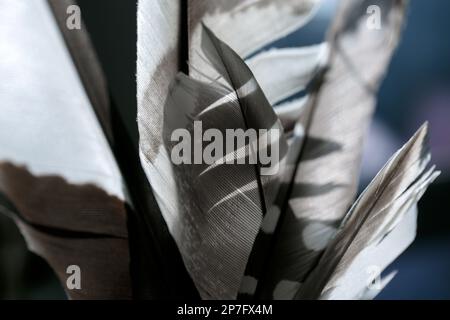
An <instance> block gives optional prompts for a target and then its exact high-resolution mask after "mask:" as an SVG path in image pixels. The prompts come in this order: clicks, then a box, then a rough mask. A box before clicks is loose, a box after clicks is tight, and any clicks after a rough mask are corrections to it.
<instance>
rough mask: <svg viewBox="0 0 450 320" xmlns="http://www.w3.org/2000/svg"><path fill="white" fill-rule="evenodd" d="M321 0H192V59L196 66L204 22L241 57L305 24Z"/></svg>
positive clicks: (190, 34)
mask: <svg viewBox="0 0 450 320" xmlns="http://www.w3.org/2000/svg"><path fill="white" fill-rule="evenodd" d="M318 4H319V0H300V1H297V0H281V1H279V0H278V1H273V0H257V1H254V0H244V1H242V0H231V1H230V0H218V1H214V2H213V1H208V0H193V1H190V3H189V8H188V10H189V11H188V15H189V43H190V45H189V46H190V54H189V59H190V60H191V62H192V63H193V64H197V57H196V55H197V53H198V52H197V51H198V48H199V47H200V43H201V34H202V28H201V23H204V24H206V25H208V26H211V28H212V31H213V32H214V33H215V34H216V35H217V36H218V37H219V38H220V39H222V41H224V42H225V43H227V44H228V45H229V46H230V47H231V48H232V49H233V50H234V51H236V52H237V54H239V55H240V56H242V57H246V56H249V55H250V54H251V53H253V52H255V51H256V50H258V49H260V48H262V47H264V46H265V45H267V44H269V43H271V42H273V41H275V40H277V39H279V38H282V37H284V36H286V35H288V34H289V33H291V32H293V31H295V30H296V29H299V28H300V27H302V26H303V25H304V24H306V23H307V22H308V21H309V20H310V19H311V17H312V16H313V15H314V13H315V11H316V10H317V9H318V7H319V5H318Z"/></svg>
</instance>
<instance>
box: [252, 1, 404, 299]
mask: <svg viewBox="0 0 450 320" xmlns="http://www.w3.org/2000/svg"><path fill="white" fill-rule="evenodd" d="M370 4H376V5H379V6H380V7H381V8H382V12H384V15H383V21H382V25H383V27H382V29H381V30H371V29H369V28H367V26H366V19H365V17H366V8H367V5H366V1H359V0H347V1H343V2H342V3H341V5H340V8H339V10H338V12H337V14H336V18H335V21H334V22H333V24H332V26H331V29H330V32H329V35H328V41H329V46H330V60H329V61H330V62H329V67H328V70H326V72H325V73H324V74H323V76H322V81H321V82H320V83H319V85H318V86H316V87H315V88H314V89H313V92H312V95H313V97H312V100H313V101H312V103H311V106H310V110H308V111H307V114H308V118H306V121H305V122H304V123H303V124H304V125H305V132H306V138H305V141H304V144H303V148H302V150H301V152H300V155H299V158H298V168H297V170H296V172H295V176H294V179H293V181H292V182H291V183H290V186H289V193H288V194H289V196H288V197H289V200H288V202H282V203H283V204H282V205H281V212H284V215H282V216H281V217H280V222H279V224H278V227H277V230H276V231H275V236H274V244H273V247H272V250H271V251H270V253H269V255H268V257H269V258H267V261H269V266H268V267H267V268H266V271H265V275H264V276H263V279H262V280H261V281H259V289H258V291H259V292H260V294H261V295H262V296H264V297H271V296H272V292H273V290H274V289H275V287H276V285H277V283H279V282H280V281H282V280H287V281H290V282H295V283H297V284H300V283H302V282H303V281H304V280H305V277H306V276H307V275H308V273H309V272H310V270H311V268H312V267H313V266H314V265H315V264H316V263H317V260H318V257H319V256H320V254H321V253H322V252H323V249H324V248H325V247H326V245H327V244H328V241H329V239H330V238H331V237H332V236H333V234H334V233H335V231H336V227H337V225H338V224H339V222H340V220H341V219H342V217H343V216H344V214H345V212H346V211H347V210H348V207H349V206H350V204H351V202H352V201H353V197H354V196H355V193H356V188H357V182H358V176H357V174H358V172H359V166H360V159H361V152H362V142H363V136H364V134H365V133H366V130H367V127H368V124H369V122H370V118H371V115H372V113H373V109H374V106H375V99H376V96H375V95H376V91H377V88H378V87H379V84H380V81H381V79H382V77H383V75H384V73H385V71H386V68H387V66H388V64H389V61H390V58H391V56H392V53H393V52H394V49H395V48H396V45H397V42H398V39H399V36H400V32H401V29H402V25H403V18H404V12H405V1H381V0H380V1H375V2H373V1H372V2H371V3H370Z"/></svg>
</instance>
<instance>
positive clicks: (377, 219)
mask: <svg viewBox="0 0 450 320" xmlns="http://www.w3.org/2000/svg"><path fill="white" fill-rule="evenodd" d="M426 135H427V126H426V125H424V126H422V128H420V129H419V131H418V132H417V133H416V134H415V135H414V136H413V137H412V138H411V140H410V141H408V143H406V144H405V146H404V147H403V148H402V149H400V150H399V151H398V152H397V153H396V154H395V155H394V156H393V157H392V158H391V159H390V160H389V161H388V163H387V164H386V165H385V167H384V168H383V169H382V170H381V171H380V172H379V173H378V175H377V176H376V177H375V178H374V180H373V181H372V182H371V183H370V184H369V186H368V187H367V188H366V190H365V191H364V192H363V193H362V194H361V196H360V197H359V198H358V200H357V201H356V202H355V204H354V205H353V206H352V208H351V209H350V210H349V212H348V213H347V215H346V217H345V219H344V221H343V222H342V225H341V227H340V229H339V231H338V233H337V234H336V236H335V237H334V239H333V240H332V241H331V243H330V245H329V246H328V247H327V249H326V251H325V252H324V254H323V256H322V257H321V259H320V262H319V263H318V265H317V267H315V268H314V270H313V272H312V273H311V275H310V276H309V277H308V278H307V280H306V281H305V283H304V284H303V285H302V286H301V287H300V290H299V291H298V292H297V295H296V298H299V299H316V298H319V297H323V296H324V297H326V298H349V297H351V296H352V294H355V295H356V294H357V293H358V292H360V291H361V290H362V289H363V288H364V286H361V282H362V283H363V284H364V277H363V276H362V275H361V273H362V272H364V271H365V270H366V269H367V268H366V267H367V266H370V265H372V264H376V265H378V267H379V268H380V270H383V269H384V268H385V267H386V266H387V265H388V264H390V262H392V261H393V260H394V259H395V258H396V257H397V256H398V255H399V254H400V253H401V252H402V251H403V250H404V249H405V248H406V247H407V246H408V245H409V244H410V243H411V242H412V240H413V239H414V236H415V221H416V214H415V213H414V211H413V213H412V214H411V213H410V214H408V212H410V209H411V208H412V207H414V205H415V204H416V203H417V201H418V200H419V199H420V197H421V196H422V195H423V193H424V192H425V190H426V188H427V187H428V185H429V184H430V183H431V182H432V181H434V179H436V177H437V176H438V175H439V172H435V169H434V167H432V168H431V169H429V170H426V168H427V165H428V163H429V161H430V154H429V151H428V146H427V144H426ZM399 224H400V225H401V224H406V225H408V226H409V227H408V228H407V229H403V228H399V227H398V226H399ZM411 226H412V227H411ZM401 231H403V232H401ZM366 277H367V275H366Z"/></svg>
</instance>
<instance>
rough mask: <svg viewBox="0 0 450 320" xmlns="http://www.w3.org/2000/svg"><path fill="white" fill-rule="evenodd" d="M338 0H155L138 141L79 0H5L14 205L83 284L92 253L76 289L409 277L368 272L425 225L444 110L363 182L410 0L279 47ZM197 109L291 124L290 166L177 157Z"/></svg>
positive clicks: (343, 288) (243, 291) (21, 222)
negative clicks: (308, 41) (321, 37)
mask: <svg viewBox="0 0 450 320" xmlns="http://www.w3.org/2000/svg"><path fill="white" fill-rule="evenodd" d="M319 2H320V1H319V0H259V1H254V0H215V1H209V0H190V1H182V0H174V1H147V0H140V1H139V6H138V9H137V10H138V12H137V14H138V42H137V102H138V121H137V122H138V123H137V125H138V128H139V147H136V146H134V145H133V143H132V142H131V141H130V139H129V138H128V137H127V134H126V131H125V129H124V127H125V125H124V124H123V122H121V119H120V118H119V119H117V117H114V116H113V112H114V110H112V109H111V104H110V101H109V94H108V89H107V84H106V81H105V79H104V76H103V74H102V70H101V68H100V64H99V62H98V61H97V58H96V55H95V52H94V50H93V49H92V45H91V42H90V39H89V36H88V34H87V33H86V30H85V29H84V28H82V30H79V31H76V32H71V31H68V30H67V28H65V17H66V15H65V13H66V8H67V6H68V5H70V4H72V3H73V2H72V1H68V0H48V1H47V0H35V1H17V0H1V1H0V37H1V38H2V45H1V46H0V55H1V57H2V59H1V60H0V75H1V77H2V79H3V80H4V79H8V80H7V81H0V101H2V102H1V106H0V112H1V114H2V116H1V117H0V192H1V194H2V197H3V198H4V200H3V201H2V202H1V205H0V211H1V212H2V213H5V214H6V215H8V216H10V217H12V218H13V219H14V220H15V222H16V223H17V225H18V227H19V228H20V230H21V232H22V234H23V236H24V238H25V240H26V242H27V245H28V247H29V249H30V250H32V251H34V252H35V253H37V254H38V255H40V256H42V257H43V258H44V259H45V260H46V261H47V262H48V263H49V265H50V266H51V267H52V268H53V269H54V271H55V272H56V274H57V275H58V277H59V278H60V280H61V282H62V283H63V284H65V281H66V279H67V274H66V269H67V267H68V266H69V265H73V264H75V265H78V266H80V269H81V270H82V288H81V289H80V290H72V291H70V290H68V291H67V293H68V295H69V297H70V298H72V299H95V298H101V299H124V298H125V299H126V298H136V299H151V298H178V299H179V298H189V299H193V298H197V299H371V298H374V297H375V296H376V295H377V294H378V293H379V291H380V290H382V288H383V287H384V286H385V285H386V284H387V283H388V282H389V281H390V280H391V279H392V278H393V276H394V274H389V275H387V276H385V277H384V278H382V279H381V283H380V285H379V286H375V287H373V286H368V283H371V282H372V281H373V280H375V278H376V277H377V275H376V274H370V273H368V272H367V270H370V268H372V267H373V266H376V267H377V268H378V269H379V270H380V271H382V270H383V269H385V268H386V267H387V266H388V265H389V264H390V263H391V262H392V261H393V260H394V259H396V257H397V256H398V255H399V254H401V252H403V251H404V250H405V249H406V248H407V247H408V246H409V245H410V243H411V242H412V241H413V240H414V237H415V233H416V222H417V209H416V204H417V201H418V200H419V199H420V197H421V196H422V194H423V193H424V192H425V190H426V188H427V187H428V185H429V184H430V183H431V182H432V181H433V180H434V179H435V178H436V177H437V175H438V174H439V173H438V172H436V171H435V169H434V167H429V161H430V154H429V151H428V148H427V140H426V137H427V126H426V125H424V126H422V127H421V128H420V129H419V130H418V131H417V132H416V133H415V134H414V135H413V136H412V138H411V139H410V140H409V141H408V142H406V144H405V145H404V146H403V147H402V148H401V149H400V150H399V151H398V152H397V153H396V154H394V155H393V156H392V158H391V159H390V160H389V161H388V162H387V163H386V165H385V166H384V167H383V168H382V169H381V171H380V172H379V173H378V175H377V176H376V177H375V178H374V179H373V181H372V182H371V183H370V184H369V185H368V186H367V188H366V189H365V190H364V191H363V192H362V193H361V194H360V195H359V197H358V198H357V200H356V201H355V196H356V193H357V186H358V174H359V167H360V162H361V153H362V147H363V142H364V136H365V134H366V131H367V129H368V126H369V124H370V119H371V116H372V114H373V111H374V107H375V105H376V93H377V90H378V88H379V86H380V83H381V81H382V78H383V76H384V75H385V73H386V69H387V67H388V65H389V62H390V59H391V56H392V54H393V52H394V50H395V48H396V46H397V43H398V40H399V38H400V35H401V31H402V28H403V25H404V17H405V10H406V7H407V6H406V2H407V1H406V0H371V1H364V0H341V1H340V3H339V6H338V9H337V11H336V13H335V17H334V20H333V22H332V23H331V26H330V29H329V31H328V34H327V38H326V41H324V42H323V43H321V44H317V45H312V46H307V47H299V48H282V49H271V50H261V49H262V48H267V47H268V46H269V45H270V44H271V43H273V42H274V41H275V40H277V39H280V38H282V37H284V36H286V35H288V34H290V33H292V32H294V31H295V30H298V29H299V28H301V27H302V26H304V25H305V24H307V23H308V21H310V19H311V18H312V17H313V16H314V14H315V13H316V12H317V8H318V6H319V5H320V3H319ZM374 4H375V5H378V6H379V7H380V8H381V12H382V21H381V29H380V30H371V29H370V28H368V27H367V24H366V20H367V14H366V13H367V12H366V10H367V7H368V6H369V5H374ZM29 11H32V12H33V15H31V16H30V15H29V14H28V12H29ZM8 17H14V19H13V20H11V19H8ZM186 60H188V61H189V63H188V65H187V64H185V61H186ZM18 70H19V71H18ZM299 93H301V94H299ZM291 97H294V98H291ZM196 120H200V121H202V123H203V125H204V127H205V129H206V127H207V128H217V129H219V130H221V131H222V132H225V130H226V129H230V128H232V129H244V130H245V129H271V128H279V129H281V130H283V134H282V135H280V136H279V137H278V139H277V140H276V141H267V145H266V146H265V147H266V148H269V147H271V144H277V145H278V146H280V150H281V151H282V152H281V153H280V156H281V157H280V161H279V171H278V173H277V174H275V175H270V176H264V175H262V174H261V173H260V169H261V168H260V166H259V165H258V164H246V165H237V164H235V165H230V164H221V163H218V164H215V165H213V166H208V165H206V164H205V165H188V164H181V165H174V164H173V163H172V161H171V159H170V156H169V155H170V152H171V149H172V148H173V145H172V143H171V142H170V140H169V136H170V133H171V132H173V130H175V129H178V128H183V129H187V130H188V131H192V130H193V122H194V121H196ZM227 156H232V157H233V156H236V157H237V156H238V151H237V150H235V152H233V153H232V154H231V155H227Z"/></svg>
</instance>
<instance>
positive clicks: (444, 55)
mask: <svg viewBox="0 0 450 320" xmlns="http://www.w3.org/2000/svg"><path fill="white" fill-rule="evenodd" d="M78 2H79V5H80V7H81V10H82V15H83V19H84V22H85V24H86V27H87V29H88V30H89V32H90V34H91V37H92V40H93V43H94V46H95V48H96V50H97V53H98V56H99V58H100V60H101V62H102V65H103V68H104V71H105V74H106V77H107V80H108V83H109V86H110V91H111V97H112V99H113V101H114V104H115V105H116V106H117V108H118V110H119V112H120V114H121V116H122V117H123V119H125V124H126V128H127V130H128V133H129V134H130V135H131V137H132V139H133V142H134V144H135V147H136V148H137V141H138V134H137V126H136V82H135V74H136V70H135V67H136V66H135V64H136V30H137V28H136V10H137V9H136V8H137V1H136V0H95V1H92V0H78ZM323 2H324V4H323V5H322V8H321V10H320V12H319V14H318V15H317V17H316V18H315V19H314V20H313V21H311V22H310V23H309V24H308V25H307V26H306V27H305V28H303V29H302V30H301V31H299V32H296V33H294V34H292V35H291V36H289V37H287V38H285V39H283V40H280V41H278V42H276V43H275V44H274V45H273V46H276V47H288V46H299V45H308V44H315V43H318V42H320V41H321V40H322V39H323V37H324V33H325V30H326V28H327V25H328V23H329V21H330V18H331V17H332V15H333V10H334V7H335V2H336V1H335V0H331V1H330V0H327V1H323ZM449 15H450V1H448V0H431V1H423V0H412V1H411V5H410V10H409V15H408V22H407V26H406V29H405V31H404V35H403V38H402V41H401V44H400V47H399V49H398V51H397V53H396V54H395V56H394V58H393V61H392V64H391V67H390V70H389V73H388V76H387V78H386V80H385V82H384V83H383V85H382V88H381V90H380V93H379V102H378V107H377V112H376V116H375V120H374V124H373V126H372V128H371V130H370V136H369V139H368V144H367V148H366V152H365V153H366V154H365V157H364V165H363V169H362V179H361V180H362V182H361V187H363V186H364V185H365V184H367V183H368V181H370V179H371V178H372V177H373V176H374V175H375V173H376V172H377V171H378V169H380V168H381V166H382V165H383V164H384V162H385V161H386V160H387V159H388V158H389V157H390V156H391V155H392V154H393V153H394V152H395V150H396V149H397V148H399V147H400V146H401V145H402V144H403V143H404V142H405V141H406V140H407V139H408V138H409V137H410V136H411V135H412V134H413V133H414V132H415V131H416V129H417V128H418V127H419V126H420V124H421V123H423V122H424V121H426V120H428V121H429V122H430V143H431V147H432V152H433V160H434V162H435V163H436V164H437V165H438V168H439V169H440V170H442V171H443V173H442V175H441V177H440V178H439V179H438V180H437V181H436V182H435V183H434V184H433V185H432V186H431V187H430V189H429V190H428V192H427V193H426V194H425V196H424V197H423V199H422V200H421V202H420V205H419V207H420V208H419V212H420V215H419V229H418V237H417V240H416V241H415V242H414V244H413V245H412V246H411V247H410V248H409V249H408V250H407V251H406V252H405V253H404V254H403V255H402V256H401V257H400V258H399V259H398V260H397V261H396V262H395V263H394V264H393V265H392V266H391V267H390V268H389V271H390V270H398V271H399V273H398V275H397V276H396V278H395V279H394V280H393V281H392V282H391V284H389V285H388V287H387V288H386V289H385V290H384V291H383V292H382V293H381V295H380V296H379V299H450V123H449V120H450V39H449V36H448V30H450V18H449ZM136 150H137V149H136ZM0 256H8V257H9V259H7V261H6V260H5V259H4V261H2V264H1V265H0V298H38V299H39V298H64V297H65V296H64V293H63V291H62V289H61V287H60V286H59V284H58V283H57V281H56V279H55V277H54V276H53V274H52V272H51V271H50V270H49V268H48V267H47V265H46V264H45V263H44V262H43V261H42V260H41V259H40V258H38V257H36V256H34V255H33V254H30V253H27V252H26V249H25V246H24V244H23V240H22V239H21V237H20V235H19V233H18V231H17V230H16V229H15V226H14V225H13V224H12V223H11V222H9V221H7V220H6V218H4V217H0ZM11 269H14V271H15V272H11V271H10V270H11ZM18 270H19V271H20V272H18Z"/></svg>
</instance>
